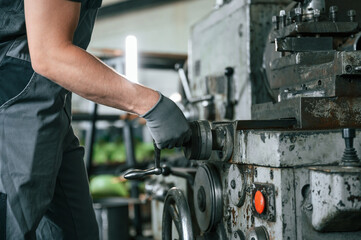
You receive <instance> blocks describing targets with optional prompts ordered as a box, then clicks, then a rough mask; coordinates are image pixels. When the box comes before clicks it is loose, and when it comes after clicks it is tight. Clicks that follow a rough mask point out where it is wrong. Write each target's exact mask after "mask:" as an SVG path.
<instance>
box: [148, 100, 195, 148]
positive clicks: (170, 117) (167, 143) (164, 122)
mask: <svg viewBox="0 0 361 240" xmlns="http://www.w3.org/2000/svg"><path fill="white" fill-rule="evenodd" d="M142 117H143V118H145V119H146V120H147V126H148V128H149V131H150V133H151V135H152V137H153V139H154V141H155V143H156V144H157V147H158V148H159V149H163V148H173V147H181V146H182V145H183V144H184V143H186V142H188V141H189V139H190V137H191V130H190V128H189V125H188V122H187V120H186V118H185V117H184V115H183V113H182V111H181V110H180V109H179V108H178V107H177V105H176V104H175V103H174V102H173V101H172V100H170V99H168V98H167V97H164V96H163V95H161V94H160V99H159V101H158V103H157V104H156V105H155V106H154V107H153V108H152V109H151V110H149V111H148V112H147V113H146V114H144V115H143V116H142Z"/></svg>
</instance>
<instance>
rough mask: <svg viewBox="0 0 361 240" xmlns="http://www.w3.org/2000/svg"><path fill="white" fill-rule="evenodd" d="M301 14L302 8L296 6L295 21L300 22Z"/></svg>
mask: <svg viewBox="0 0 361 240" xmlns="http://www.w3.org/2000/svg"><path fill="white" fill-rule="evenodd" d="M302 14H303V9H302V8H300V7H298V8H295V15H296V18H295V19H296V22H298V23H299V22H302Z"/></svg>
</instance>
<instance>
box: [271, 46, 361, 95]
mask: <svg viewBox="0 0 361 240" xmlns="http://www.w3.org/2000/svg"><path fill="white" fill-rule="evenodd" d="M360 63H361V52H358V51H357V52H334V51H329V52H299V53H295V54H292V55H288V56H285V57H283V58H279V59H275V60H273V61H272V62H270V63H269V64H270V70H269V73H268V80H269V83H270V87H271V88H272V89H278V88H281V87H283V88H286V87H294V86H295V85H296V86H297V85H298V86H300V85H301V84H304V83H307V82H309V81H318V80H323V79H327V78H335V77H336V76H338V75H343V74H347V75H358V76H359V77H361V72H360V71H356V70H355V69H357V67H358V66H360ZM319 87H320V88H324V87H327V85H323V86H319Z"/></svg>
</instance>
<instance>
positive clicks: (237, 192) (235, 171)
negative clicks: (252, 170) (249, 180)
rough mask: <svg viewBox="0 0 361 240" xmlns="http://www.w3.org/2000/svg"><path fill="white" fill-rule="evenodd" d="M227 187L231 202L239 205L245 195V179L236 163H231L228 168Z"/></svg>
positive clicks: (241, 203)
mask: <svg viewBox="0 0 361 240" xmlns="http://www.w3.org/2000/svg"><path fill="white" fill-rule="evenodd" d="M227 189H228V196H229V199H230V201H231V202H232V204H233V205H235V206H237V207H241V206H242V205H243V203H244V199H245V197H246V179H245V177H244V174H243V172H242V170H241V169H240V168H239V167H238V166H237V165H236V164H232V165H231V167H230V168H229V172H228V187H227Z"/></svg>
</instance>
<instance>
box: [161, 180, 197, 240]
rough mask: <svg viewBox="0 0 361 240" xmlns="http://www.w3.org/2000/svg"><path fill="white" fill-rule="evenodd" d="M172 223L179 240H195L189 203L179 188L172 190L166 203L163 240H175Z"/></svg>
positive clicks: (166, 198)
mask: <svg viewBox="0 0 361 240" xmlns="http://www.w3.org/2000/svg"><path fill="white" fill-rule="evenodd" d="M172 223H174V225H175V227H176V229H177V232H178V236H179V240H193V239H194V236H193V229H192V219H191V214H190V210H189V206H188V202H187V200H186V198H185V196H184V194H183V192H182V190H180V189H178V188H175V187H174V188H171V189H170V190H169V191H168V194H167V196H166V197H165V201H164V208H163V219H162V239H163V240H173V239H174V237H172Z"/></svg>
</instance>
